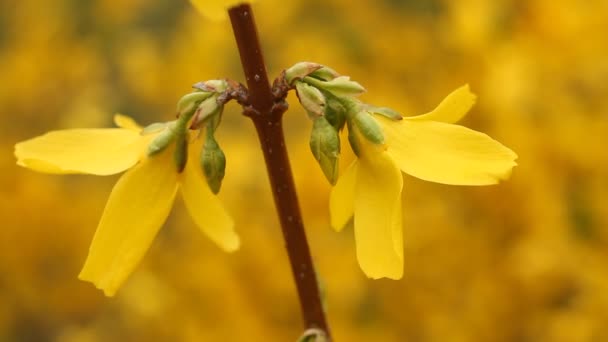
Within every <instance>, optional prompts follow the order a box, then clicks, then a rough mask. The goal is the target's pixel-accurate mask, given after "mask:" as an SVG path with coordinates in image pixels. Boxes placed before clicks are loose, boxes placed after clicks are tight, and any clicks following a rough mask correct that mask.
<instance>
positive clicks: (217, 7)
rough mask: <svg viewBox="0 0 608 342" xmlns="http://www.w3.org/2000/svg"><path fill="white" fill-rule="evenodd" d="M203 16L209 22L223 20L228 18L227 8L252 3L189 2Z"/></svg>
mask: <svg viewBox="0 0 608 342" xmlns="http://www.w3.org/2000/svg"><path fill="white" fill-rule="evenodd" d="M190 2H191V3H192V5H193V6H194V8H196V9H197V10H198V11H199V12H200V13H201V14H202V15H203V16H205V17H207V18H208V19H211V20H223V19H225V18H227V17H228V8H230V7H232V6H235V5H238V4H241V3H245V2H249V3H251V2H253V1H245V0H190Z"/></svg>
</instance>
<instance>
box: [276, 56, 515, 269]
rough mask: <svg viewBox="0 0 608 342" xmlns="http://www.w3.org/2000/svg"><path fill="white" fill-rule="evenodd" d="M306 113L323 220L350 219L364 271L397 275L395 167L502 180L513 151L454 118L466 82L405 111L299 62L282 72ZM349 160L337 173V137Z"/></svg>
mask: <svg viewBox="0 0 608 342" xmlns="http://www.w3.org/2000/svg"><path fill="white" fill-rule="evenodd" d="M285 80H286V82H287V83H288V84H290V85H291V86H292V87H294V88H295V89H296V91H297V94H298V98H299V99H300V103H301V104H302V106H303V107H304V108H305V109H306V111H307V112H308V114H309V116H310V118H311V119H312V120H313V122H314V123H313V129H312V135H311V141H310V146H311V149H312V152H313V154H314V156H315V158H316V159H317V161H318V162H319V165H320V166H321V169H322V170H323V172H324V174H325V176H326V177H327V179H328V180H329V181H330V183H332V184H335V186H334V187H333V189H332V192H331V197H330V213H331V226H332V227H333V228H334V229H335V230H336V231H341V230H342V229H343V228H344V227H345V226H347V225H348V223H349V222H351V221H353V222H354V231H355V241H356V246H357V259H358V261H359V265H360V266H361V269H362V270H363V272H364V273H365V274H366V275H367V276H368V277H370V278H374V279H377V278H383V277H387V278H392V279H399V278H401V277H402V275H403V235H402V225H401V217H402V215H401V192H402V189H403V179H402V176H401V171H403V172H405V173H407V174H410V175H412V176H414V177H417V178H420V179H423V180H426V181H431V182H437V183H443V184H451V185H489V184H495V183H498V182H499V181H500V180H503V179H506V178H508V177H509V175H510V174H511V170H512V168H513V167H514V166H515V165H517V164H516V162H515V160H516V159H517V155H516V154H515V153H514V152H513V151H511V150H510V149H509V148H507V147H505V146H503V145H502V144H500V143H499V142H497V141H495V140H493V139H492V138H490V137H489V136H487V135H486V134H483V133H480V132H477V131H474V130H471V129H468V128H466V127H463V126H460V125H456V124H454V123H455V122H457V121H458V120H460V119H461V118H462V117H464V116H465V115H466V113H467V112H468V111H469V109H470V108H471V107H472V106H473V104H474V103H475V95H474V94H473V93H471V92H470V90H469V87H468V85H465V86H462V87H460V88H458V89H456V90H455V91H454V92H452V93H451V94H450V95H448V96H447V97H446V98H445V99H444V100H443V101H442V102H441V103H440V104H439V106H437V108H435V109H434V110H433V111H431V112H429V113H427V114H423V115H418V116H412V117H403V116H401V114H399V113H397V112H395V111H394V110H391V109H389V108H384V107H375V106H372V105H368V104H365V103H362V102H361V101H359V100H358V99H357V98H356V97H357V96H358V95H359V94H361V93H363V92H364V91H365V90H364V88H363V87H361V85H359V84H358V83H356V82H353V81H351V80H350V79H349V78H348V77H347V76H340V75H339V74H337V73H336V72H335V71H333V70H331V69H329V68H327V67H325V66H322V65H319V64H316V63H307V62H302V63H298V64H296V65H294V66H293V67H291V68H290V69H288V70H287V71H286V73H285ZM344 127H347V129H348V141H349V143H350V146H351V148H352V150H353V152H354V153H355V154H356V156H357V159H356V160H355V161H354V162H353V163H352V164H351V165H350V166H348V168H347V169H346V171H345V172H344V173H343V174H342V176H341V177H340V178H339V179H338V177H337V173H338V171H337V170H338V157H339V152H340V137H339V134H338V132H339V131H340V130H342V129H344Z"/></svg>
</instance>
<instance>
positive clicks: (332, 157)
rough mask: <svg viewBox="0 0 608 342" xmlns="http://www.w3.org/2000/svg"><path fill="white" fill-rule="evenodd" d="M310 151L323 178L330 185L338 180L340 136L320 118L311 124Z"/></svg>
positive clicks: (325, 120)
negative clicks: (319, 167)
mask: <svg viewBox="0 0 608 342" xmlns="http://www.w3.org/2000/svg"><path fill="white" fill-rule="evenodd" d="M310 150H311V151H312V154H313V155H314V157H315V159H316V160H317V162H318V163H319V166H321V170H323V174H325V178H327V180H328V181H329V182H330V183H331V184H332V185H334V184H336V181H337V180H338V157H339V156H340V136H339V135H338V131H337V130H336V129H335V128H334V127H333V126H332V125H331V124H330V123H329V122H328V121H327V119H325V117H323V116H320V117H318V118H316V119H315V121H314V122H313V127H312V133H311V135H310Z"/></svg>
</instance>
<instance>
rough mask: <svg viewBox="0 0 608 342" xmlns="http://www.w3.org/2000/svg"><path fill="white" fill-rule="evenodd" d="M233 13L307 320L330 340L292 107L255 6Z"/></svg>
mask: <svg viewBox="0 0 608 342" xmlns="http://www.w3.org/2000/svg"><path fill="white" fill-rule="evenodd" d="M228 14H229V16H230V21H231V23H232V30H233V32H234V37H235V38H236V43H237V45H238V49H239V54H240V56H241V64H242V66H243V71H244V73H245V78H246V80H247V87H248V88H249V97H248V99H247V102H248V103H247V104H246V106H245V107H244V109H245V110H244V114H245V115H246V116H248V117H250V118H251V120H252V121H253V124H254V125H255V128H256V131H257V133H258V138H259V140H260V144H261V147H262V151H263V153H264V160H265V162H266V169H267V172H268V177H269V178H270V185H271V187H272V194H273V197H274V203H275V206H276V208H277V212H278V215H279V220H280V223H281V228H282V229H283V237H284V239H285V246H286V248H287V254H288V256H289V262H290V264H291V270H292V273H293V278H294V280H295V283H296V287H297V290H298V296H299V300H300V306H301V309H302V315H303V318H304V324H305V326H306V328H307V329H311V328H317V329H321V330H323V331H324V332H325V333H326V335H327V339H328V340H329V336H330V335H329V327H328V325H327V320H326V318H325V312H324V310H323V306H322V304H321V295H320V291H319V286H318V282H317V276H316V274H315V269H314V265H313V263H312V258H311V256H310V250H309V248H308V241H307V240H306V233H305V232H304V225H303V223H302V215H301V213H300V207H299V204H298V197H297V194H296V189H295V185H294V181H293V176H292V173H291V166H290V164H289V158H288V155H287V149H286V147H285V139H284V136H283V126H282V117H283V113H284V112H285V111H286V110H287V103H286V102H285V95H286V94H285V93H284V92H280V91H279V92H275V94H273V91H272V89H271V87H270V84H269V82H268V76H267V74H266V65H265V64H264V57H263V56H262V51H261V46H260V42H259V39H258V34H257V29H256V26H255V21H254V18H253V12H252V10H251V6H250V5H248V4H241V5H238V6H235V7H232V8H230V9H229V11H228Z"/></svg>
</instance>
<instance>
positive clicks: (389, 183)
mask: <svg viewBox="0 0 608 342" xmlns="http://www.w3.org/2000/svg"><path fill="white" fill-rule="evenodd" d="M368 152H370V151H368ZM360 156H361V159H360V160H359V165H358V167H357V175H356V179H357V180H356V189H355V206H354V210H355V242H356V244H357V259H358V261H359V265H360V266H361V269H362V270H363V272H364V273H365V274H366V275H367V276H368V277H370V278H373V279H378V278H384V277H386V278H391V279H400V278H401V277H402V276H403V235H402V226H401V190H402V188H403V179H402V176H401V171H400V170H399V169H398V168H397V166H396V165H395V163H394V161H393V160H392V158H391V157H390V155H388V154H387V153H386V152H384V151H375V152H374V153H362V154H361V155H360Z"/></svg>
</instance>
